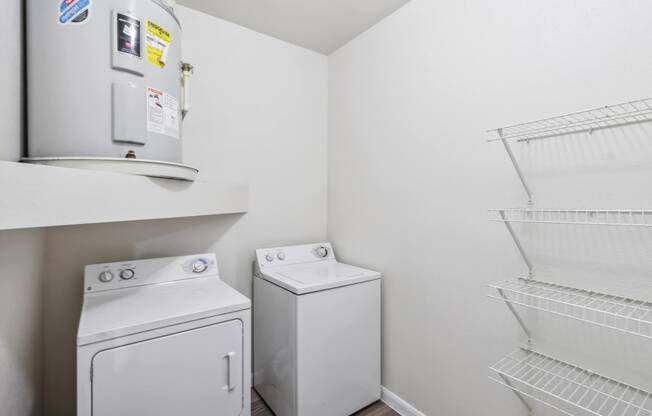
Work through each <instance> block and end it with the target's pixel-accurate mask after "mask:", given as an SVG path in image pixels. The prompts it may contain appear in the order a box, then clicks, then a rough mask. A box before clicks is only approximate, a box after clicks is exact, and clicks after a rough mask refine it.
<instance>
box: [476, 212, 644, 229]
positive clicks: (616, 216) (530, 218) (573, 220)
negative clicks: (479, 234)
mask: <svg viewBox="0 0 652 416" xmlns="http://www.w3.org/2000/svg"><path fill="white" fill-rule="evenodd" d="M489 214H490V218H489V221H496V222H504V223H540V224H570V225H572V224H579V225H607V226H619V227H652V210H648V209H537V208H505V209H490V210H489Z"/></svg>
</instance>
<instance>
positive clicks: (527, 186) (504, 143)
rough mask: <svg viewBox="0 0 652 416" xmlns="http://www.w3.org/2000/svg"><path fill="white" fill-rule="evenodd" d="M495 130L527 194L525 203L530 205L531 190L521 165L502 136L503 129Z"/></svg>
mask: <svg viewBox="0 0 652 416" xmlns="http://www.w3.org/2000/svg"><path fill="white" fill-rule="evenodd" d="M496 132H497V133H498V137H499V138H500V141H501V142H502V143H503V146H504V147H505V150H506V151H507V155H508V156H509V159H510V160H511V161H512V165H514V169H516V173H517V174H518V178H519V179H520V180H521V183H522V184H523V188H525V193H526V194H527V199H528V202H527V203H528V204H529V205H532V191H531V190H530V186H529V185H528V184H527V180H525V175H523V171H521V167H520V166H519V165H518V161H517V160H516V156H514V153H513V152H512V147H511V146H510V144H509V142H508V141H507V139H505V137H504V136H503V129H498V130H496Z"/></svg>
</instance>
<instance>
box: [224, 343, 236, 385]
mask: <svg viewBox="0 0 652 416" xmlns="http://www.w3.org/2000/svg"><path fill="white" fill-rule="evenodd" d="M224 357H225V358H226V383H227V384H226V390H228V391H233V390H235V384H233V368H232V366H233V358H234V357H235V353H234V352H230V353H228V354H226V355H225V356H224Z"/></svg>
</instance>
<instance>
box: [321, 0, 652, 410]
mask: <svg viewBox="0 0 652 416" xmlns="http://www.w3.org/2000/svg"><path fill="white" fill-rule="evenodd" d="M651 13H652V5H651V4H650V3H649V2H647V1H643V0H637V1H630V2H613V1H608V0H601V1H595V0H593V1H589V0H581V1H573V2H568V1H563V0H553V1H548V2H534V1H520V0H505V1H500V2H486V1H481V0H461V1H454V2H453V1H449V2H444V1H432V0H412V2H410V3H409V4H408V5H406V6H404V7H403V8H402V9H400V10H399V11H398V12H396V13H395V14H394V15H392V16H390V17H389V18H387V19H385V20H384V21H383V22H381V23H380V24H378V25H377V26H375V27H374V28H372V29H371V30H369V31H368V32H366V33H365V34H363V35H361V36H360V37H359V38H357V39H355V40H354V41H352V42H351V43H349V44H348V45H346V46H345V47H343V48H342V49H340V50H339V51H337V52H336V53H335V54H334V55H333V56H331V57H330V87H329V90H330V103H329V112H330V113H329V238H330V239H331V240H332V241H333V243H334V244H335V246H336V247H337V248H338V254H339V255H340V256H341V257H342V258H343V259H344V260H347V261H351V262H355V263H361V264H364V265H366V266H369V267H372V268H376V269H379V270H381V271H382V272H384V274H385V281H384V298H383V301H384V306H383V319H384V326H383V351H384V356H383V367H384V369H383V384H384V385H385V386H386V387H388V388H389V389H390V390H391V391H393V392H394V393H397V394H398V395H399V396H401V397H403V398H404V399H406V400H407V401H408V402H410V403H412V404H413V405H414V406H416V407H417V408H419V409H420V410H422V411H423V412H424V413H426V414H428V415H431V416H435V415H475V414H484V415H518V414H525V413H524V411H523V408H522V407H521V406H520V404H519V403H518V401H517V400H516V399H515V397H514V396H513V395H512V394H511V393H509V392H508V391H505V389H503V388H502V387H501V386H498V385H492V384H490V382H489V381H488V380H487V378H486V375H487V374H488V371H487V369H486V366H487V365H489V364H491V363H493V362H495V361H496V360H497V359H498V358H500V357H501V356H502V355H503V354H506V353H507V352H509V351H511V350H512V349H513V348H515V347H516V346H517V345H519V343H520V342H521V341H523V336H522V334H521V333H519V332H518V328H517V326H516V323H515V321H514V319H513V318H512V317H511V315H510V314H509V313H508V312H507V309H506V308H505V307H504V305H501V304H499V303H492V302H493V301H489V300H487V299H486V298H485V297H484V293H485V290H484V288H483V286H484V285H485V284H486V283H489V282H495V281H498V280H502V279H508V278H512V277H515V276H516V275H519V274H522V273H523V272H524V270H525V269H524V266H523V264H522V262H521V261H520V259H519V257H518V256H517V253H516V250H515V248H514V245H513V244H512V242H511V240H510V239H509V237H508V234H507V233H506V231H505V230H504V228H503V227H502V226H501V225H500V224H493V223H488V222H487V221H486V219H487V214H486V211H485V210H486V209H487V208H491V207H509V206H515V205H516V206H523V205H524V204H525V198H524V197H523V192H522V190H521V189H520V187H519V185H518V183H517V181H516V176H515V174H514V172H513V170H512V169H511V165H510V164H509V161H508V159H507V156H506V155H505V153H504V151H503V149H502V147H501V146H500V144H495V143H494V144H487V143H485V140H484V139H485V138H487V135H486V134H485V131H486V130H487V129H490V128H494V127H499V126H501V125H506V124H510V123H515V122H519V121H527V120H531V119H536V118H541V117H544V116H548V115H555V114H562V113H565V112H570V111H573V110H577V109H583V108H587V107H589V108H590V107H592V106H599V105H605V104H609V103H616V102H620V101H625V100H627V99H636V98H643V97H646V96H649V94H650V88H649V74H650V72H651V70H652V57H651V56H650V55H649V54H646V53H645V51H646V50H648V49H649V45H650V41H652V32H651V31H650V30H649V18H648V17H649V16H650V14H651ZM632 129H634V128H632ZM632 129H629V130H627V129H620V130H617V131H610V132H609V133H607V132H605V134H606V136H604V135H602V136H600V135H596V136H593V137H594V138H596V139H597V140H599V141H598V143H597V145H596V143H592V142H590V138H588V139H587V138H586V137H583V138H582V139H581V141H579V142H578V141H577V140H578V139H577V138H571V139H568V138H566V139H568V140H566V139H558V140H557V141H554V140H551V141H546V142H543V141H542V142H540V144H536V145H534V146H531V147H529V148H528V147H521V148H519V149H518V150H519V155H520V157H521V160H522V162H523V163H524V167H525V168H526V172H527V173H528V174H529V175H530V176H531V177H532V181H533V183H532V185H533V188H534V189H535V196H537V197H538V199H537V201H536V202H537V205H538V206H567V207H568V206H570V207H578V206H579V207H581V206H590V207H594V208H595V207H601V206H607V207H613V206H619V207H621V208H622V207H632V206H634V207H649V206H650V205H652V194H651V192H650V187H649V183H650V178H651V175H652V167H650V164H649V160H650V158H651V157H652V148H651V147H652V144H651V142H650V141H649V134H647V135H646V134H644V133H642V132H641V131H640V129H639V130H632ZM573 140H575V141H573ZM546 143H547V144H546ZM521 228H524V227H521ZM555 230H557V231H555ZM521 231H522V232H524V234H525V237H526V238H525V237H524V242H525V244H526V247H527V248H528V249H529V250H530V252H531V254H532V255H533V257H534V260H535V265H536V267H537V273H538V274H537V277H539V276H543V275H548V276H553V278H554V279H556V280H558V281H562V282H576V281H578V279H577V278H576V275H578V274H580V273H578V270H581V271H582V273H581V274H582V275H583V279H580V280H583V283H584V284H588V285H589V286H590V287H592V288H606V287H610V288H611V289H613V290H616V289H620V290H619V292H629V293H630V294H632V295H637V296H638V297H641V296H642V297H645V296H647V297H648V298H650V299H652V281H651V280H650V278H649V275H650V271H651V270H652V264H650V259H649V257H650V256H649V250H646V248H650V247H652V241H651V240H650V237H649V232H648V233H645V231H633V232H622V230H621V232H618V231H617V230H604V229H600V230H595V229H593V230H591V229H586V228H582V227H576V228H554V227H547V228H546V227H540V228H534V229H532V228H530V229H523V230H521ZM587 253H593V254H591V255H587ZM595 253H597V254H595ZM598 261H600V262H598ZM553 265H558V266H556V267H553ZM589 277H592V278H593V280H588V279H589ZM614 286H618V287H617V288H615V289H614ZM534 316H538V317H539V318H538V319H537V320H536V321H534V320H530V321H529V322H530V324H531V325H533V329H534V330H535V337H534V340H535V346H541V347H545V348H546V351H545V352H551V351H553V352H554V353H555V354H559V355H560V356H561V358H564V359H569V360H571V359H573V360H578V361H580V363H581V364H583V365H588V366H591V368H592V369H594V370H598V371H606V372H607V374H609V375H612V376H616V377H621V378H623V379H625V380H629V381H631V382H632V383H638V384H640V385H645V386H647V388H652V374H650V372H651V371H652V370H651V369H652V364H650V363H649V360H650V358H649V354H647V356H648V357H647V358H646V359H645V360H644V355H646V354H645V351H649V344H645V343H642V342H641V341H640V340H637V339H632V338H628V337H627V336H623V335H618V334H615V333H611V332H609V331H604V330H602V331H601V330H600V329H599V328H593V327H587V326H583V325H577V324H574V323H571V322H567V321H562V320H554V319H553V318H549V317H543V316H540V315H533V317H534ZM559 334H561V336H560V335H559ZM598 346H599V347H598ZM646 348H647V350H646ZM622 351H627V354H623V353H622ZM538 414H553V413H551V412H550V411H546V412H544V413H538Z"/></svg>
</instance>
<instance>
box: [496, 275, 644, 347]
mask: <svg viewBox="0 0 652 416" xmlns="http://www.w3.org/2000/svg"><path fill="white" fill-rule="evenodd" d="M489 287H491V288H493V289H496V290H497V291H498V295H489V297H490V298H492V299H496V300H500V301H503V302H508V303H510V304H512V305H519V306H523V307H526V308H530V309H535V310H539V311H544V312H548V313H552V314H555V315H558V316H563V317H567V318H572V319H575V320H578V321H582V322H586V323H590V324H593V325H597V326H601V327H605V328H610V329H615V330H618V331H621V332H626V333H628V334H632V335H638V336H641V337H644V338H648V339H652V302H646V301H642V300H636V299H629V298H624V297H620V296H614V295H608V294H605V293H598V292H591V291H588V290H583V289H576V288H572V287H567V286H561V285H557V284H553V283H547V282H541V281H536V280H532V279H517V280H506V281H503V282H499V283H496V284H492V285H489Z"/></svg>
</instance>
